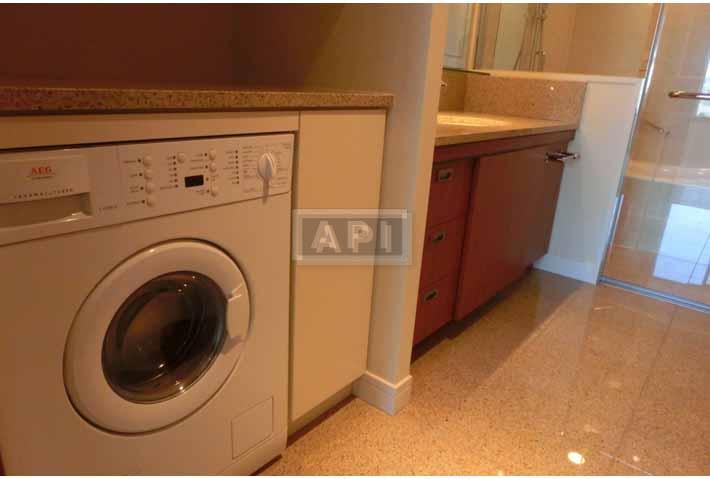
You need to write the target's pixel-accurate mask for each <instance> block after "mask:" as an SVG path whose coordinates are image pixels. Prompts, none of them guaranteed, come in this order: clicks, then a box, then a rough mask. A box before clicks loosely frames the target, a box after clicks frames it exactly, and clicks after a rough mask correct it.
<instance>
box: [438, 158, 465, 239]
mask: <svg viewBox="0 0 710 479" xmlns="http://www.w3.org/2000/svg"><path fill="white" fill-rule="evenodd" d="M471 163H472V162H471V160H461V161H452V162H449V163H441V164H436V165H434V168H433V169H432V172H431V187H430V189H429V211H428V213H427V227H429V226H434V225H438V224H441V223H444V222H446V221H450V220H453V219H455V218H458V217H461V216H464V215H465V214H466V209H467V208H468V196H469V190H470V188H471V170H472V165H471Z"/></svg>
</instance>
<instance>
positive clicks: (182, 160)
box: [178, 153, 187, 163]
mask: <svg viewBox="0 0 710 479" xmlns="http://www.w3.org/2000/svg"><path fill="white" fill-rule="evenodd" d="M178 161H179V162H180V163H185V162H186V161H187V155H186V154H185V153H178Z"/></svg>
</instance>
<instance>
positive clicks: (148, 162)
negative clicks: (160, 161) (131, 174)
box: [143, 155, 153, 167]
mask: <svg viewBox="0 0 710 479" xmlns="http://www.w3.org/2000/svg"><path fill="white" fill-rule="evenodd" d="M152 164H153V157H152V156H150V155H145V156H144V157H143V165H144V166H145V167H149V166H151V165H152Z"/></svg>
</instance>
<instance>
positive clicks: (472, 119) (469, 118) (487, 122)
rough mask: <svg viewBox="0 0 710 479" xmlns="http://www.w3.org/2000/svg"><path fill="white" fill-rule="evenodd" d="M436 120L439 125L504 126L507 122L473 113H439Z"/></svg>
mask: <svg viewBox="0 0 710 479" xmlns="http://www.w3.org/2000/svg"><path fill="white" fill-rule="evenodd" d="M436 121H437V122H438V123H439V124H440V125H455V126H484V127H485V126H505V125H507V124H508V122H507V121H505V120H495V119H493V118H485V117H481V116H473V115H450V114H439V115H437V116H436Z"/></svg>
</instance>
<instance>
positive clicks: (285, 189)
mask: <svg viewBox="0 0 710 479" xmlns="http://www.w3.org/2000/svg"><path fill="white" fill-rule="evenodd" d="M293 144H294V137H293V135H292V134H279V135H259V136H236V137H226V138H225V137H221V138H206V139H195V140H181V141H162V142H150V143H126V144H116V145H107V146H93V147H85V148H81V147H77V148H69V149H54V150H42V151H27V152H19V153H7V154H2V155H0V264H1V265H2V276H1V277H0V291H1V294H0V296H1V300H2V301H1V303H2V311H3V314H2V315H1V316H0V324H1V325H2V328H3V334H2V335H0V377H2V378H3V380H2V385H3V386H2V392H1V393H0V455H1V456H2V460H3V463H4V466H5V469H6V471H7V472H8V473H10V474H210V473H231V474H248V473H251V472H253V471H254V470H256V469H257V468H258V467H260V466H261V465H263V464H264V463H266V462H268V461H269V460H271V459H272V458H274V457H275V456H277V455H278V454H279V453H280V452H281V451H282V450H283V448H284V447H285V443H286V429H287V400H288V396H287V391H288V354H289V348H288V337H289V333H288V325H289V265H290V260H289V253H290V211H291V197H290V190H291V167H292V163H293Z"/></svg>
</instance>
